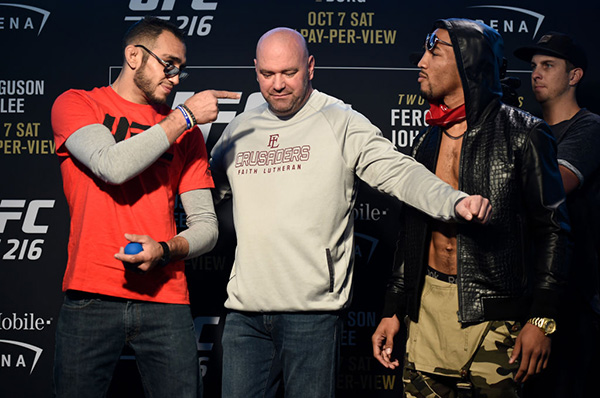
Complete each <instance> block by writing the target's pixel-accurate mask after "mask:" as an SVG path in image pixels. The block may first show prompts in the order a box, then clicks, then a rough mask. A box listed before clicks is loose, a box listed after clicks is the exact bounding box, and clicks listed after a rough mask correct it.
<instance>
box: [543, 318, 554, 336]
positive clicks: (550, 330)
mask: <svg viewBox="0 0 600 398" xmlns="http://www.w3.org/2000/svg"><path fill="white" fill-rule="evenodd" d="M544 330H545V331H546V334H550V333H554V331H555V330H556V322H554V320H552V319H548V320H547V321H546V327H545V328H544Z"/></svg>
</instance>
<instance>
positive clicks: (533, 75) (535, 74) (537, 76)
mask: <svg viewBox="0 0 600 398" xmlns="http://www.w3.org/2000/svg"><path fill="white" fill-rule="evenodd" d="M541 78H542V74H541V73H540V68H538V67H537V66H536V67H534V68H533V69H532V70H531V80H538V79H541Z"/></svg>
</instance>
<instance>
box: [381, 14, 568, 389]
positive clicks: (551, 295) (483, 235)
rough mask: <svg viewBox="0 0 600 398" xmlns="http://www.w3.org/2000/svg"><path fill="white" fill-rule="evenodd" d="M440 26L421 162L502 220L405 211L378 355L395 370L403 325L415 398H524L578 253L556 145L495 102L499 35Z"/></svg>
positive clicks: (423, 69) (430, 55)
mask: <svg viewBox="0 0 600 398" xmlns="http://www.w3.org/2000/svg"><path fill="white" fill-rule="evenodd" d="M433 29H434V31H433V32H432V33H430V34H429V35H428V36H427V39H426V42H425V49H426V51H425V53H424V55H423V57H422V58H421V60H420V62H419V64H418V66H419V68H420V73H419V78H418V81H419V83H420V87H421V95H422V96H423V97H424V98H426V99H427V100H428V101H429V103H430V105H431V109H430V115H429V116H428V124H429V126H430V127H428V128H427V129H426V130H424V131H423V132H422V133H421V135H420V136H419V137H418V138H417V140H416V143H415V145H414V148H413V156H414V157H415V158H416V159H417V160H418V161H420V162H422V163H423V164H425V166H427V167H428V168H429V169H430V170H432V171H434V172H435V173H436V175H438V177H440V178H441V179H443V180H445V181H446V182H448V183H449V184H450V185H453V186H454V187H455V188H459V189H462V190H464V191H466V192H469V193H472V194H473V193H476V194H480V195H482V196H484V197H487V198H490V202H491V205H492V208H493V209H494V210H493V214H492V217H491V220H490V221H489V222H488V224H487V225H480V224H468V225H467V224H442V223H438V222H436V221H434V220H432V219H431V218H429V217H427V216H425V215H424V214H422V213H420V212H418V211H416V210H414V209H412V208H409V207H408V206H407V208H406V211H405V218H404V220H405V225H404V233H403V234H402V238H401V239H400V241H399V243H398V251H397V253H396V260H395V261H396V264H395V267H394V273H393V275H392V278H391V280H390V282H389V284H388V289H387V293H386V305H385V308H384V311H383V319H382V321H381V323H380V324H379V326H378V328H377V330H376V332H375V334H374V335H373V339H372V342H373V353H374V356H375V357H376V358H377V359H378V360H379V361H380V362H381V363H382V364H383V365H384V366H386V367H388V368H392V369H393V368H395V367H397V366H399V361H398V359H395V358H394V356H393V354H392V348H393V338H394V336H395V335H396V334H397V333H398V331H399V330H400V320H401V319H403V318H404V317H405V316H407V319H406V322H407V326H408V339H407V347H406V352H407V354H406V358H405V363H404V376H403V381H404V386H405V394H406V395H407V396H419V395H418V394H422V395H424V396H428V395H429V394H438V395H440V396H449V395H451V394H461V393H466V394H474V395H475V396H479V395H485V396H488V397H491V396H501V397H512V396H519V383H520V382H523V381H526V380H527V379H529V378H530V377H531V376H532V375H534V374H536V373H539V372H541V371H542V370H543V369H544V368H545V367H546V365H547V362H548V357H549V354H550V347H551V340H550V334H551V333H552V332H553V331H554V330H555V329H556V325H557V323H556V318H557V315H558V314H557V313H556V309H557V307H558V305H557V303H558V302H559V301H560V293H561V291H562V289H563V287H564V284H565V275H566V263H567V257H568V253H569V250H570V249H569V245H570V243H569V237H568V233H569V224H568V220H567V216H566V211H565V210H566V209H565V193H564V190H563V187H562V183H561V179H560V173H559V170H558V164H557V161H556V143H555V141H554V139H553V137H552V133H551V132H550V130H549V128H548V126H547V125H546V124H545V123H544V122H543V121H542V120H540V119H538V118H535V117H533V116H531V115H529V114H527V113H525V112H523V111H520V110H518V109H516V108H513V107H510V106H507V105H505V104H503V103H502V102H501V101H500V97H501V93H502V89H501V85H500V78H499V70H500V67H501V65H502V56H503V41H502V38H501V37H500V35H499V34H498V33H497V32H496V31H495V30H493V29H491V28H490V27H488V26H486V25H484V24H482V23H479V22H475V21H470V20H465V19H448V20H439V21H437V22H436V23H435V24H434V28H433ZM558 327H559V328H560V324H559V325H558Z"/></svg>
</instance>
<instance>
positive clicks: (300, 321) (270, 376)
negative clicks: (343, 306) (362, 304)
mask: <svg viewBox="0 0 600 398" xmlns="http://www.w3.org/2000/svg"><path fill="white" fill-rule="evenodd" d="M340 334H341V321H340V317H339V316H338V315H337V314H329V313H276V314H275V313H274V314H269V313H267V314H259V313H241V312H230V313H229V314H228V315H227V319H226V321H225V329H224V331H223V339H222V343H223V381H222V386H223V387H222V392H223V393H222V397H223V398H254V397H261V398H262V397H274V396H275V393H276V391H277V388H278V387H279V384H280V382H281V381H282V380H283V389H284V391H285V397H286V398H308V397H310V398H330V397H334V396H335V379H336V374H337V365H338V357H339V346H340Z"/></svg>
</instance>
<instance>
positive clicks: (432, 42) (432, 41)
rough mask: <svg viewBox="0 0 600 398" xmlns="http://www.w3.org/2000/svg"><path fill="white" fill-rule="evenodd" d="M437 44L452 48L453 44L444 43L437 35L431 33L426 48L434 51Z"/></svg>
mask: <svg viewBox="0 0 600 398" xmlns="http://www.w3.org/2000/svg"><path fill="white" fill-rule="evenodd" d="M437 43H442V44H445V45H447V46H450V47H452V44H450V43H448V42H447V41H443V40H442V39H440V38H439V37H437V36H436V34H435V33H429V34H428V35H427V37H426V38H425V48H426V49H427V50H429V51H432V50H433V48H434V47H435V45H436V44H437Z"/></svg>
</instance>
